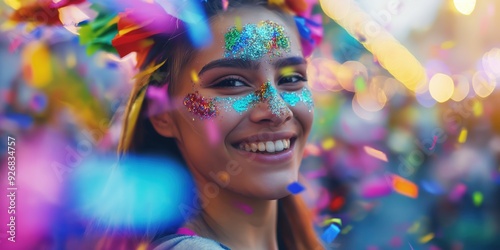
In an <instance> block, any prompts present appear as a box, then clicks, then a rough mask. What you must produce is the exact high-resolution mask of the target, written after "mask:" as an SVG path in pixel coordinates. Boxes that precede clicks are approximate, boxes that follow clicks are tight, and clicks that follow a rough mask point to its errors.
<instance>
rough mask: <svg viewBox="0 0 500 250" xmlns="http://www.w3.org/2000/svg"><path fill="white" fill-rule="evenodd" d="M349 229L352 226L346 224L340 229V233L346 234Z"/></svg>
mask: <svg viewBox="0 0 500 250" xmlns="http://www.w3.org/2000/svg"><path fill="white" fill-rule="evenodd" d="M351 230H352V226H351V225H347V226H346V227H344V229H342V231H341V232H340V233H341V234H348V233H349V232H350V231H351Z"/></svg>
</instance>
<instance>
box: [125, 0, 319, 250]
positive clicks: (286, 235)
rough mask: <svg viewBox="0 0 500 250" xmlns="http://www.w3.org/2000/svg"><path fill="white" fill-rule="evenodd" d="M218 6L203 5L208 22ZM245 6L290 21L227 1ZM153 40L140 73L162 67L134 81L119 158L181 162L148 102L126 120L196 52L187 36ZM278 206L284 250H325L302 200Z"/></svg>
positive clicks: (243, 1)
mask: <svg viewBox="0 0 500 250" xmlns="http://www.w3.org/2000/svg"><path fill="white" fill-rule="evenodd" d="M221 2H222V1H210V0H209V1H206V2H204V3H203V4H204V9H205V11H206V14H207V17H208V18H210V17H213V16H215V15H217V14H218V13H220V12H221V11H222V10H223V7H222V3H221ZM244 5H259V6H265V7H266V8H269V9H272V10H274V11H277V13H278V14H280V16H283V17H285V18H290V17H289V16H288V15H286V14H284V13H282V12H281V11H279V10H276V9H273V8H270V7H268V5H267V1H261V0H231V1H229V8H239V7H241V6H244ZM290 20H291V19H290ZM154 40H155V44H154V46H153V48H152V49H151V51H150V53H149V55H148V56H147V57H146V60H145V61H144V63H143V64H142V65H141V66H140V69H141V71H144V70H145V69H146V68H147V67H148V66H150V65H155V64H159V63H161V62H165V63H164V64H163V65H162V66H161V67H160V68H159V69H158V70H156V71H155V72H154V73H152V74H150V75H146V76H143V77H141V78H140V79H137V82H136V85H135V86H134V88H133V90H132V93H131V95H130V98H129V101H128V104H127V107H126V111H125V122H124V127H123V132H122V136H121V139H120V143H119V146H118V153H119V155H120V156H124V155H126V154H128V153H132V154H160V155H168V156H169V157H173V158H175V159H177V160H179V161H181V162H184V160H183V158H182V155H181V153H180V151H179V149H178V147H177V144H176V142H175V139H173V138H166V137H163V136H161V135H160V134H158V133H157V132H156V130H155V129H154V128H153V125H152V124H151V122H150V121H149V119H147V117H146V116H145V115H144V114H145V113H146V111H147V108H148V101H147V100H146V99H145V101H144V103H143V104H142V105H141V107H140V111H139V117H138V119H137V121H135V122H134V121H132V122H133V123H130V121H129V120H128V119H127V117H128V116H129V115H130V113H131V110H132V107H133V106H134V104H135V101H136V99H137V96H138V95H140V93H141V92H142V91H145V89H146V88H147V86H148V85H154V86H163V85H164V84H166V83H175V82H176V80H177V79H176V74H178V73H179V72H180V71H181V69H182V68H183V67H184V66H185V65H186V64H187V63H189V60H191V58H192V57H193V54H194V52H195V49H194V48H193V46H192V45H191V44H190V42H188V41H189V39H188V37H187V34H186V33H181V34H175V35H173V36H170V37H165V36H161V35H158V36H155V37H154ZM173 88H175V84H169V86H168V93H172V91H173ZM135 108H138V107H135ZM129 129H131V131H132V132H131V133H130V134H128V136H130V138H127V130H129ZM278 202H279V206H278V232H279V237H280V238H281V239H282V241H283V244H284V245H285V247H286V249H307V250H315V249H324V248H323V245H322V244H321V241H320V240H319V239H318V237H317V235H316V232H315V230H314V227H313V218H312V214H311V212H310V210H309V209H308V208H307V206H306V205H305V203H304V201H303V200H302V198H301V197H300V196H296V195H289V196H287V197H285V198H282V199H280V200H279V201H278Z"/></svg>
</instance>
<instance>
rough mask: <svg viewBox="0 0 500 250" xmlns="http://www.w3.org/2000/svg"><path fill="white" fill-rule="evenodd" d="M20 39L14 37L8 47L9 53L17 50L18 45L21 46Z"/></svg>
mask: <svg viewBox="0 0 500 250" xmlns="http://www.w3.org/2000/svg"><path fill="white" fill-rule="evenodd" d="M21 43H22V39H21V37H16V38H15V39H14V40H13V41H12V42H11V43H10V45H9V53H14V52H15V51H16V50H17V48H19V45H21Z"/></svg>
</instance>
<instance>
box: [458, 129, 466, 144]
mask: <svg viewBox="0 0 500 250" xmlns="http://www.w3.org/2000/svg"><path fill="white" fill-rule="evenodd" d="M466 140H467V129H466V128H462V130H461V131H460V135H459V136H458V142H459V143H464V142H465V141H466Z"/></svg>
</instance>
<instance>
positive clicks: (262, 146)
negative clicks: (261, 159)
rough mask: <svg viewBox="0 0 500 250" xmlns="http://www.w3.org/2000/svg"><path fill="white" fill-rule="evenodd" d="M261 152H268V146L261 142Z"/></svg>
mask: <svg viewBox="0 0 500 250" xmlns="http://www.w3.org/2000/svg"><path fill="white" fill-rule="evenodd" d="M259 151H260V152H264V151H266V144H264V143H263V142H259Z"/></svg>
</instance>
